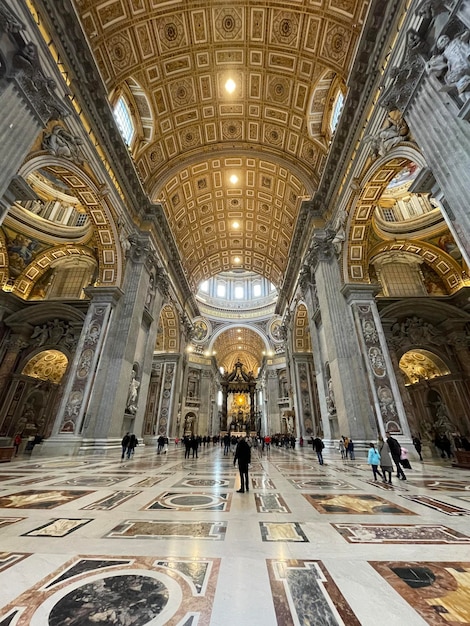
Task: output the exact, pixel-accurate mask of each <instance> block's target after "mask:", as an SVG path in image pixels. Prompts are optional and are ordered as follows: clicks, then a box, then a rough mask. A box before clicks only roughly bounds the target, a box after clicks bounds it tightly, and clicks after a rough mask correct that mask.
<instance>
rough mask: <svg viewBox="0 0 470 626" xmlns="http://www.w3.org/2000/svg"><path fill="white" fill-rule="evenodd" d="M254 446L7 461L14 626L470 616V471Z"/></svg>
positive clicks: (4, 517) (3, 497)
mask: <svg viewBox="0 0 470 626" xmlns="http://www.w3.org/2000/svg"><path fill="white" fill-rule="evenodd" d="M253 456H254V458H253V466H252V470H251V472H252V473H251V482H250V491H249V492H246V493H244V494H239V493H236V490H237V489H238V487H239V477H238V474H237V472H236V470H235V468H234V467H233V457H232V456H227V457H224V456H223V451H222V449H221V448H219V447H218V446H216V447H212V446H211V447H207V448H205V449H203V450H201V452H200V455H199V458H198V459H186V460H185V459H184V451H183V450H181V449H178V448H172V449H170V451H169V452H168V454H166V455H164V456H162V455H156V453H155V450H152V449H148V448H146V449H144V448H143V447H139V448H138V449H137V451H136V453H135V456H134V458H133V459H130V460H129V461H127V460H126V461H124V462H121V460H120V450H116V452H115V457H114V456H112V455H109V456H108V457H106V458H86V459H81V458H78V459H65V458H61V459H51V460H49V461H48V460H47V459H45V460H40V461H38V460H35V459H33V460H31V461H30V462H28V460H27V458H23V459H21V460H19V461H13V462H12V463H10V464H8V466H6V465H3V466H0V485H1V493H0V606H1V609H0V626H59V625H60V626H64V625H67V626H86V625H88V624H90V625H91V624H113V625H117V626H145V625H146V624H148V625H149V626H157V625H162V626H163V625H164V624H169V625H170V626H196V625H197V626H209V625H212V626H235V625H237V626H238V625H239V624H243V626H274V625H276V624H278V625H281V626H294V625H300V626H304V625H315V626H317V625H318V626H327V625H328V626H333V625H345V626H359V625H362V626H376V624H377V623H378V621H379V622H380V625H381V626H397V624H406V625H407V626H418V625H421V626H423V625H425V624H430V625H431V626H438V625H440V624H443V625H444V624H446V625H447V626H454V625H457V624H458V625H459V626H461V625H462V624H469V625H470V527H469V526H468V515H470V496H469V495H468V491H469V484H470V481H469V478H470V472H468V471H466V470H460V469H455V468H452V467H451V466H450V464H449V463H448V462H446V463H444V462H439V463H436V464H432V463H424V464H423V463H417V462H415V463H413V470H410V471H407V475H408V478H409V480H408V481H407V482H406V483H398V481H396V484H394V485H393V487H391V488H390V487H389V486H388V485H385V489H381V488H382V487H383V486H384V485H383V483H381V482H378V483H374V481H373V480H371V478H372V474H371V471H370V469H369V468H368V467H367V465H366V463H365V460H364V459H358V460H357V461H342V460H341V459H338V458H335V459H327V460H326V464H325V465H324V466H321V467H320V466H319V465H318V464H317V463H316V460H315V458H314V455H313V453H312V450H311V448H304V449H297V450H279V449H275V448H274V449H272V450H271V451H270V453H269V456H267V457H258V452H257V451H254V454H253ZM380 489H381V490H380ZM437 490H438V491H439V499H436V498H435V497H434V495H437V494H436V493H435V492H436V491H437ZM433 494H434V495H433ZM404 504H406V508H405V506H403V505H404ZM12 509H14V511H13V510H12ZM51 509H53V511H52V510H51ZM378 616H379V617H378Z"/></svg>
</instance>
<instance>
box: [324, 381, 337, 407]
mask: <svg viewBox="0 0 470 626" xmlns="http://www.w3.org/2000/svg"><path fill="white" fill-rule="evenodd" d="M327 387H328V395H327V396H326V408H327V411H328V416H332V415H336V403H335V393H334V390H333V380H332V379H331V378H330V379H329V380H328V386H327Z"/></svg>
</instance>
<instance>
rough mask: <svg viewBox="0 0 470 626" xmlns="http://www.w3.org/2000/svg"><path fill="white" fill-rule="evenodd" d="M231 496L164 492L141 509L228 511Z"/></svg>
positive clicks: (224, 494) (225, 494)
mask: <svg viewBox="0 0 470 626" xmlns="http://www.w3.org/2000/svg"><path fill="white" fill-rule="evenodd" d="M231 497H232V496H231V494H227V493H217V494H212V493H202V492H200V493H177V492H171V491H166V492H165V493H162V494H161V495H159V496H158V498H156V499H155V500H152V502H150V503H149V504H147V505H145V506H144V507H142V509H141V511H146V510H161V509H164V510H167V509H173V510H175V511H229V510H230V501H231Z"/></svg>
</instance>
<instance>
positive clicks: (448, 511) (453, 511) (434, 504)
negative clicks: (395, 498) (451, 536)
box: [400, 494, 470, 515]
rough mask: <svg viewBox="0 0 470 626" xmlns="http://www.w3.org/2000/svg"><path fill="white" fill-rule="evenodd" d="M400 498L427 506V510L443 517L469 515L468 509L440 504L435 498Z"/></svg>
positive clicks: (403, 496) (440, 501) (445, 503)
mask: <svg viewBox="0 0 470 626" xmlns="http://www.w3.org/2000/svg"><path fill="white" fill-rule="evenodd" d="M400 495H401V494H400ZM401 497H402V498H406V499H407V500H411V502H416V503H417V504H423V505H424V506H428V507H429V508H431V509H435V510H436V511H439V512H440V513H444V514H445V515H470V510H469V509H463V508H462V507H460V506H455V505H453V504H447V502H442V500H436V499H435V498H431V497H430V496H405V495H401Z"/></svg>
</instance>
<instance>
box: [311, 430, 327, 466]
mask: <svg viewBox="0 0 470 626" xmlns="http://www.w3.org/2000/svg"><path fill="white" fill-rule="evenodd" d="M312 446H313V449H314V451H315V452H316V453H317V458H318V462H319V463H320V465H323V448H324V447H325V444H324V443H323V441H322V440H321V439H320V437H315V439H314V440H313V441H312Z"/></svg>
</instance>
